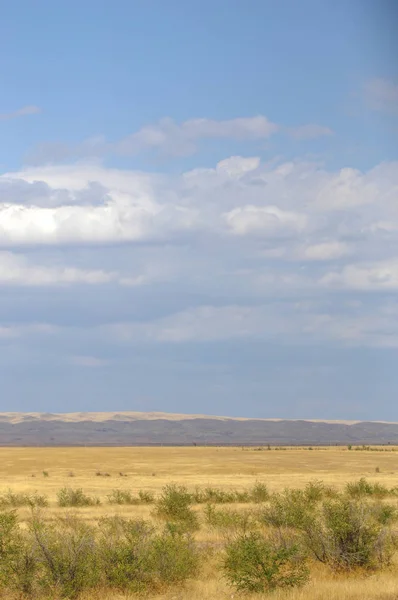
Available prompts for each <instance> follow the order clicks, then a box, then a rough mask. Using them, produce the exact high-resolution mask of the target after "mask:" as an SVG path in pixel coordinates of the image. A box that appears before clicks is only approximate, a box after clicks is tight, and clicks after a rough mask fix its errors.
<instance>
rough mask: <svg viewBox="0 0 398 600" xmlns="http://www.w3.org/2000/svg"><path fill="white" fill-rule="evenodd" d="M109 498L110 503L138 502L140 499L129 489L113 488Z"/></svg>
mask: <svg viewBox="0 0 398 600" xmlns="http://www.w3.org/2000/svg"><path fill="white" fill-rule="evenodd" d="M107 499H108V502H109V504H138V499H137V498H135V497H134V496H133V495H132V493H131V492H130V491H129V490H112V492H111V493H110V494H109V495H108V496H107Z"/></svg>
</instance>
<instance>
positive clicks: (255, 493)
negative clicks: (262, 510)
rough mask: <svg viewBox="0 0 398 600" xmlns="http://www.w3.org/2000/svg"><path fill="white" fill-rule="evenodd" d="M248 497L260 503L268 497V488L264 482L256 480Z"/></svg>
mask: <svg viewBox="0 0 398 600" xmlns="http://www.w3.org/2000/svg"><path fill="white" fill-rule="evenodd" d="M250 499H251V500H252V502H256V503H257V504H260V503H261V502H266V501H267V500H268V499H269V492H268V488H267V486H266V485H265V483H260V482H259V481H256V483H255V484H254V486H253V488H252V489H251V491H250Z"/></svg>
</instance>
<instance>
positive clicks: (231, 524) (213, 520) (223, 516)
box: [204, 504, 254, 533]
mask: <svg viewBox="0 0 398 600" xmlns="http://www.w3.org/2000/svg"><path fill="white" fill-rule="evenodd" d="M204 517H205V522H206V523H207V525H208V526H209V527H211V528H213V529H221V530H225V531H235V532H240V533H244V532H246V531H248V530H249V529H251V528H253V527H254V521H253V518H252V514H251V513H250V512H243V511H236V510H222V509H217V508H216V507H215V505H214V504H206V506H205V509H204Z"/></svg>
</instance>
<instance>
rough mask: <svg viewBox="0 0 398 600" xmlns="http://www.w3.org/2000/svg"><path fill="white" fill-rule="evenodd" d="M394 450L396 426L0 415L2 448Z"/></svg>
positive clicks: (119, 414)
mask: <svg viewBox="0 0 398 600" xmlns="http://www.w3.org/2000/svg"><path fill="white" fill-rule="evenodd" d="M161 444H164V445H192V444H197V445H204V444H219V445H223V444H228V445H234V444H237V445H240V444H247V445H250V444H251V445H263V444H280V445H289V444H292V445H294V444H297V445H301V444H303V445H310V444H313V445H317V444H398V423H386V422H381V421H380V422H376V421H374V422H370V421H320V420H286V419H246V418H231V417H212V416H206V415H180V414H167V413H156V412H154V413H138V412H113V413H110V412H109V413H94V412H93V413H84V412H83V413H58V414H53V413H51V414H50V413H0V446H139V445H161Z"/></svg>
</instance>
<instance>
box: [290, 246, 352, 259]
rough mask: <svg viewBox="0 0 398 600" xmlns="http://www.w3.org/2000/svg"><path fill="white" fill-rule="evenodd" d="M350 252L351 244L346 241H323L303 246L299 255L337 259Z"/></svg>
mask: <svg viewBox="0 0 398 600" xmlns="http://www.w3.org/2000/svg"><path fill="white" fill-rule="evenodd" d="M348 254H350V246H349V245H348V244H346V243H344V242H336V241H333V242H321V243H319V244H313V245H310V246H307V247H306V248H303V249H302V251H301V252H299V257H301V258H304V259H307V260H335V259H339V258H342V257H343V256H347V255H348Z"/></svg>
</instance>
